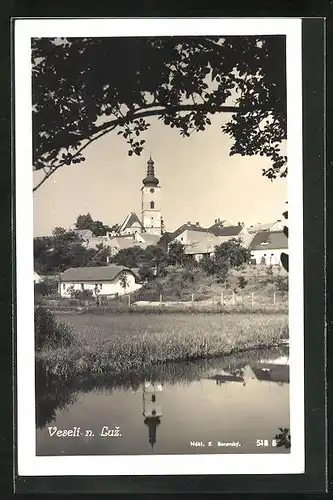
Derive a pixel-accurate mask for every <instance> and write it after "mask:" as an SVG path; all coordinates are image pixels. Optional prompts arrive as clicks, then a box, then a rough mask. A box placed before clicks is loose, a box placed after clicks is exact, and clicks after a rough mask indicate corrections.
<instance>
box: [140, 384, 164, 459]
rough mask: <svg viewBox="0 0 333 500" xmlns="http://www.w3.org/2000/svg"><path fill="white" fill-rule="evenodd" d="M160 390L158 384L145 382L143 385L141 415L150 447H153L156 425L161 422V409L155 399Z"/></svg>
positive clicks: (160, 387)
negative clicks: (146, 428) (146, 429)
mask: <svg viewBox="0 0 333 500" xmlns="http://www.w3.org/2000/svg"><path fill="white" fill-rule="evenodd" d="M161 391H162V386H161V385H160V384H157V385H156V384H151V383H150V382H146V383H145V385H144V387H143V393H142V396H143V398H142V399H143V412H142V414H143V416H144V417H145V419H144V423H145V425H147V427H148V440H149V444H150V446H151V448H152V449H153V448H154V445H155V443H156V434H157V427H158V426H159V425H160V423H161V417H162V409H161V406H160V405H159V403H158V401H157V396H156V393H157V392H161Z"/></svg>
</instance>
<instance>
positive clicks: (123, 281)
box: [119, 273, 128, 293]
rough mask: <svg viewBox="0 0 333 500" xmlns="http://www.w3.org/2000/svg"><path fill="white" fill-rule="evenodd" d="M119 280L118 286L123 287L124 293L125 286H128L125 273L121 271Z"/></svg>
mask: <svg viewBox="0 0 333 500" xmlns="http://www.w3.org/2000/svg"><path fill="white" fill-rule="evenodd" d="M119 282H120V286H121V287H122V288H123V289H124V293H126V288H127V287H128V279H127V274H126V273H121V275H120V279H119Z"/></svg>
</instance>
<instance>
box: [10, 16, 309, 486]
mask: <svg viewBox="0 0 333 500" xmlns="http://www.w3.org/2000/svg"><path fill="white" fill-rule="evenodd" d="M301 22H302V21H301V19H296V18H267V19H265V18H260V19H252V18H247V19H246V18H244V19H243V18H239V19H237V18H220V19H219V18H214V19H210V18H203V19H199V18H191V19H189V18H186V19H175V18H172V19H168V18H160V19H154V18H149V19H126V18H118V19H60V18H59V19H18V20H15V26H14V29H15V31H14V55H15V62H14V70H15V175H16V280H17V289H16V298H17V316H16V317H17V332H16V344H17V349H16V354H17V450H18V458H17V464H18V474H19V476H44V475H47V476H57V475H64V476H65V475H147V473H149V475H182V474H288V473H303V472H304V334H303V332H304V324H303V175H302V71H301V70H302V66H301V64H302V63H301V54H302V44H301V42H302V40H301ZM111 34H112V36H124V34H128V35H129V36H147V35H150V36H154V35H156V36H162V35H165V36H167V35H169V36H170V35H192V36H194V35H208V34H209V35H221V36H227V35H270V34H271V35H279V34H281V35H286V37H287V112H288V164H289V173H288V198H289V199H288V205H287V206H286V209H288V211H289V219H288V226H289V232H290V233H289V262H290V264H289V266H290V272H289V279H290V283H289V309H290V313H289V325H290V418H291V420H290V427H291V429H292V447H291V452H290V453H289V454H281V455H280V454H267V453H264V454H252V455H249V454H244V455H240V454H214V455H205V454H195V455H154V456H144V455H135V456H125V455H122V456H70V457H69V456H66V457H37V456H36V426H35V364H34V355H35V353H34V288H33V280H32V276H33V271H34V269H33V245H32V241H33V196H32V187H33V182H32V180H33V175H32V117H31V106H32V103H31V101H32V99H31V95H32V93H31V48H30V47H31V38H32V37H66V36H71V37H75V36H76V37H80V36H81V37H83V36H89V37H93V36H111Z"/></svg>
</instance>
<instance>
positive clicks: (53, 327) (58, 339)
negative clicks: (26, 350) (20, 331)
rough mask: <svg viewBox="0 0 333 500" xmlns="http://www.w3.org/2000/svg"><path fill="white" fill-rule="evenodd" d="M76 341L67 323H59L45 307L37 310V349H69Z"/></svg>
mask: <svg viewBox="0 0 333 500" xmlns="http://www.w3.org/2000/svg"><path fill="white" fill-rule="evenodd" d="M73 339H74V336H73V329H72V327H71V326H70V325H67V324H66V323H57V322H56V320H55V318H54V315H53V314H52V313H51V312H50V311H48V310H47V309H45V307H43V306H38V307H36V308H35V347H36V349H42V348H43V347H50V348H53V349H55V348H57V347H68V346H69V345H71V344H72V342H73Z"/></svg>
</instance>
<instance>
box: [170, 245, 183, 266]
mask: <svg viewBox="0 0 333 500" xmlns="http://www.w3.org/2000/svg"><path fill="white" fill-rule="evenodd" d="M184 259H185V246H184V245H182V244H181V243H179V242H178V241H175V242H174V243H170V245H169V248H168V264H169V265H171V266H176V265H177V264H178V265H182V264H183V262H184Z"/></svg>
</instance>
